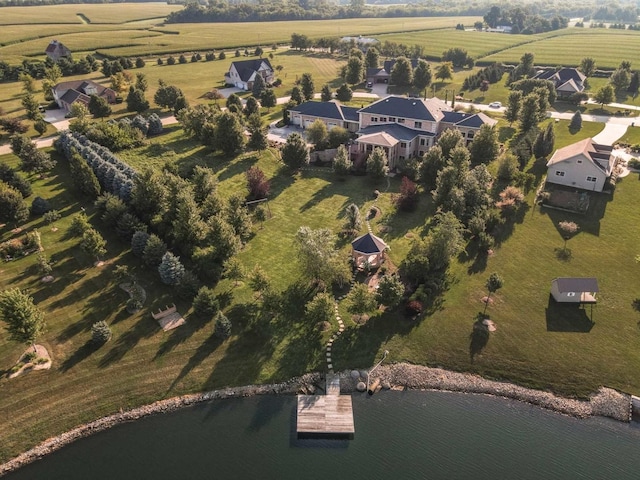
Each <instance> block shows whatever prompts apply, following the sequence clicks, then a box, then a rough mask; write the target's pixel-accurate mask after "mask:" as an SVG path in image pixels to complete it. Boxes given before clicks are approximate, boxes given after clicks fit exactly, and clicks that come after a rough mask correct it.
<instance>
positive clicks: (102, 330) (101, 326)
mask: <svg viewBox="0 0 640 480" xmlns="http://www.w3.org/2000/svg"><path fill="white" fill-rule="evenodd" d="M109 340H111V329H110V328H109V325H107V322H105V321H104V320H101V321H99V322H96V323H94V324H93V325H92V326H91V341H92V342H93V343H95V344H97V345H101V344H103V343H106V342H108V341H109Z"/></svg>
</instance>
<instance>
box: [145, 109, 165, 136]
mask: <svg viewBox="0 0 640 480" xmlns="http://www.w3.org/2000/svg"><path fill="white" fill-rule="evenodd" d="M147 121H148V122H149V129H148V130H147V135H148V136H151V135H160V134H161V133H162V120H161V119H160V117H159V116H158V115H157V114H156V113H152V114H151V115H149V118H148V119H147Z"/></svg>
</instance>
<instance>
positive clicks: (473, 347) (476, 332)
mask: <svg viewBox="0 0 640 480" xmlns="http://www.w3.org/2000/svg"><path fill="white" fill-rule="evenodd" d="M488 318H489V316H488V315H487V314H483V313H482V312H478V314H477V315H476V321H475V322H473V327H472V329H471V334H470V335H469V358H470V359H471V363H473V362H474V360H475V356H476V355H480V354H481V353H482V350H484V348H485V347H486V346H487V343H489V336H490V334H489V329H488V328H487V326H486V325H485V324H484V323H482V322H483V320H485V319H488Z"/></svg>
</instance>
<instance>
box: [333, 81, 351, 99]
mask: <svg viewBox="0 0 640 480" xmlns="http://www.w3.org/2000/svg"><path fill="white" fill-rule="evenodd" d="M352 97H353V92H352V91H351V89H350V88H349V85H347V84H346V83H343V84H342V85H341V86H340V87H338V90H336V98H337V99H338V100H340V101H341V102H348V101H349V100H351V98H352Z"/></svg>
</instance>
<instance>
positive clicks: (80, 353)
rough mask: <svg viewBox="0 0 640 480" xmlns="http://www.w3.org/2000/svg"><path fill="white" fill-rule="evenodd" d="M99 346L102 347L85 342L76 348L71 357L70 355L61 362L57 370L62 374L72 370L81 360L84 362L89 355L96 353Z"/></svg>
mask: <svg viewBox="0 0 640 480" xmlns="http://www.w3.org/2000/svg"><path fill="white" fill-rule="evenodd" d="M101 346H102V344H96V343H94V342H92V341H91V340H87V341H86V342H85V344H84V345H82V346H81V347H80V348H78V349H77V350H76V351H75V352H74V353H73V355H71V356H70V357H68V358H67V359H66V360H65V361H64V362H62V364H61V365H60V368H59V370H60V371H61V372H62V373H64V372H66V371H67V370H70V369H72V368H73V367H75V366H76V365H77V364H78V363H80V362H82V361H83V360H85V359H87V358H88V357H90V356H91V354H92V353H94V352H96V351H97V350H98V349H99V348H100V347H101Z"/></svg>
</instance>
